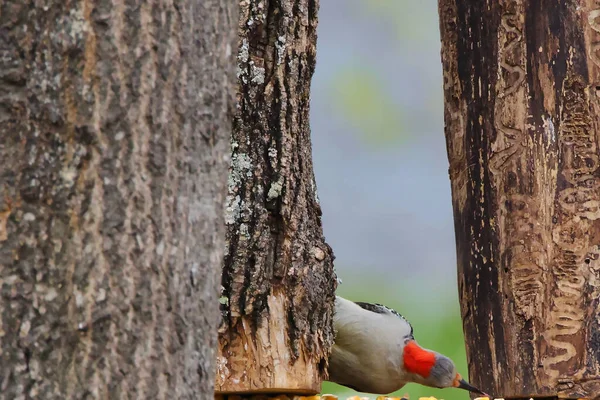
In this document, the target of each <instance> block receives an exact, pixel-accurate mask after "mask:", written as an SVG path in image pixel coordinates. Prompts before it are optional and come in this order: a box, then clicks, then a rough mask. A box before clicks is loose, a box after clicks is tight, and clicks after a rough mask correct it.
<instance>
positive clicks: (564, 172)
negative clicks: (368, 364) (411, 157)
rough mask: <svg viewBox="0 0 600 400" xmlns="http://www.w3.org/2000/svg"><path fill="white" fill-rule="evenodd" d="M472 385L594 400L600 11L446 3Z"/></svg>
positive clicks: (598, 361)
mask: <svg viewBox="0 0 600 400" xmlns="http://www.w3.org/2000/svg"><path fill="white" fill-rule="evenodd" d="M439 9H440V16H441V24H440V26H441V35H442V61H443V67H444V91H445V122H446V139H447V145H448V158H449V161H450V177H451V181H452V198H453V205H454V219H455V229H456V242H457V256H458V278H459V287H460V297H461V305H462V312H463V322H464V329H465V336H466V343H467V350H468V351H467V353H468V359H469V366H470V372H471V376H470V378H471V380H472V381H473V383H474V384H475V385H476V386H478V387H481V388H482V389H483V390H486V391H489V392H491V393H492V394H494V395H498V396H499V395H502V396H507V397H508V396H526V397H529V396H530V395H538V396H542V395H545V396H554V395H560V396H562V397H566V398H576V397H590V398H595V397H596V396H598V394H599V393H600V309H599V304H598V303H599V295H600V279H599V278H600V259H599V253H600V246H599V244H600V180H599V178H600V169H599V168H598V167H599V154H600V151H599V148H600V143H599V142H600V134H599V131H600V124H599V122H600V120H599V118H598V117H599V116H600V97H599V93H600V86H599V85H600V58H599V57H600V56H599V55H598V52H597V51H598V49H599V48H600V46H598V43H599V42H600V19H599V17H600V2H597V1H576V0H569V1H560V2H542V1H533V0H532V1H499V2H473V1H469V0H457V1H450V0H440V1H439Z"/></svg>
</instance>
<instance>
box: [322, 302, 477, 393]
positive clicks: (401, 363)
mask: <svg viewBox="0 0 600 400" xmlns="http://www.w3.org/2000/svg"><path fill="white" fill-rule="evenodd" d="M333 326H334V329H335V344H334V346H333V349H332V352H331V356H330V358H329V380H330V381H331V382H335V383H338V384H340V385H343V386H347V387H349V388H351V389H354V390H356V391H358V392H366V393H373V394H389V393H391V392H393V391H396V390H398V389H400V388H402V387H403V386H404V385H405V384H406V383H410V382H415V383H419V384H421V385H425V386H430V387H435V388H448V387H457V388H461V389H465V390H468V391H471V392H474V393H480V394H482V395H486V394H485V393H484V392H482V391H481V390H479V389H477V388H476V387H473V386H471V385H470V384H469V383H468V382H467V381H465V380H464V379H463V378H462V377H461V376H460V374H459V373H458V372H456V367H455V366H454V363H453V362H452V360H450V359H449V358H448V357H446V356H444V355H442V354H439V353H437V352H435V351H431V350H427V349H424V348H422V347H420V346H419V345H418V344H417V342H416V341H415V338H414V336H413V328H412V326H411V324H410V322H408V320H407V319H406V318H404V317H403V316H402V315H400V314H399V313H398V312H396V311H394V310H392V309H391V308H388V307H386V306H383V305H381V304H370V303H363V302H353V301H350V300H346V299H344V298H342V297H339V296H336V300H335V314H334V317H333Z"/></svg>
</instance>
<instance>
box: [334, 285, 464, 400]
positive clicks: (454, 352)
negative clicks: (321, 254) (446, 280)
mask: <svg viewBox="0 0 600 400" xmlns="http://www.w3.org/2000/svg"><path fill="white" fill-rule="evenodd" d="M342 278H343V277H342ZM347 281H348V282H346V281H344V282H343V283H342V284H341V285H340V286H339V288H338V291H337V293H338V294H339V295H340V296H342V297H345V298H347V299H349V300H353V301H368V302H373V303H381V304H385V305H387V306H389V307H391V308H393V309H395V310H396V311H398V312H399V313H400V314H402V315H403V316H404V317H406V318H407V319H408V320H409V321H410V323H411V324H412V326H413V329H414V335H415V339H416V340H417V342H418V343H419V344H420V345H421V346H423V347H425V348H428V349H432V350H435V351H437V352H439V353H442V354H444V355H446V356H448V357H450V358H451V359H452V360H453V361H454V363H455V364H456V367H457V369H458V371H459V373H461V374H462V375H463V376H464V377H465V378H467V379H468V374H467V361H466V354H465V344H464V337H463V331H462V321H461V318H460V308H459V304H458V298H457V294H456V293H454V292H448V291H446V292H443V291H440V290H439V288H431V287H428V285H427V282H422V281H421V282H419V281H410V282H395V283H394V284H391V283H389V282H386V281H385V280H383V279H380V278H376V277H369V276H367V275H366V274H365V275H362V274H361V275H355V276H352V277H350V279H347ZM450 286H451V287H454V285H450ZM375 288H376V289H375ZM322 393H323V394H325V393H329V394H334V395H337V396H338V397H339V398H340V399H345V398H347V397H349V396H354V395H359V396H369V397H370V398H371V399H375V397H377V395H373V394H368V393H364V394H362V393H357V392H355V391H353V390H352V389H348V388H345V387H343V386H340V385H336V384H334V383H331V382H325V383H324V384H323V387H322ZM404 394H408V395H409V398H410V399H411V400H418V399H419V397H429V396H434V397H436V398H437V399H445V400H467V399H469V395H468V393H467V392H466V391H464V390H462V389H455V388H452V389H434V388H427V387H423V386H421V385H417V384H407V385H406V386H404V387H403V388H402V389H400V390H399V391H397V392H395V393H394V394H392V396H398V397H400V396H402V395H404Z"/></svg>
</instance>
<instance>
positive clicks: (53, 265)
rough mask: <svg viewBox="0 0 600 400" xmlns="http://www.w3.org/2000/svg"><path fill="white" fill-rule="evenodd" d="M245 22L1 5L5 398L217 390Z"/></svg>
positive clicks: (207, 5)
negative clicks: (238, 36)
mask: <svg viewBox="0 0 600 400" xmlns="http://www.w3.org/2000/svg"><path fill="white" fill-rule="evenodd" d="M236 21H237V5H236V4H233V3H231V2H226V1H220V0H203V1H201V2H198V1H191V0H177V1H169V0H166V1H156V0H148V1H143V2H133V1H128V0H123V1H108V0H98V1H94V2H91V1H84V0H81V1H79V0H72V1H68V2H64V1H62V0H61V1H52V0H49V1H45V2H41V1H31V0H29V1H27V0H13V1H3V2H0V32H1V33H0V52H1V54H2V56H1V57H0V288H1V292H0V359H1V360H2V362H0V397H1V398H4V399H25V398H39V399H83V398H111V399H121V398H123V399H127V398H138V399H163V398H177V399H183V398H185V399H192V398H193V399H199V398H201V399H209V398H212V397H213V387H214V365H215V348H216V347H217V326H218V321H219V311H218V287H219V280H218V277H219V272H220V265H221V262H222V257H223V248H224V246H225V229H224V223H223V213H222V210H223V206H224V200H225V196H226V179H227V166H228V162H227V153H228V147H229V132H230V129H231V119H232V117H231V114H230V111H229V110H231V109H232V108H233V93H234V92H233V88H234V86H233V85H234V82H235V80H234V79H235V78H234V68H233V65H234V61H233V59H234V57H235V50H234V49H235V22H236ZM232 50H233V51H232Z"/></svg>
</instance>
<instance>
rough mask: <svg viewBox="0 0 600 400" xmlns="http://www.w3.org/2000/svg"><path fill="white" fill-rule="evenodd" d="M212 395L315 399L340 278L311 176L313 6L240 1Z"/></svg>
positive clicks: (305, 0)
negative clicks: (285, 395)
mask: <svg viewBox="0 0 600 400" xmlns="http://www.w3.org/2000/svg"><path fill="white" fill-rule="evenodd" d="M240 6H241V11H240V21H239V49H238V78H239V82H238V84H239V89H238V99H237V100H238V105H237V115H236V117H235V120H234V131H233V137H232V142H231V151H232V158H231V168H230V174H229V195H228V198H227V209H226V217H225V219H226V224H227V228H228V230H227V250H226V256H225V263H224V268H223V280H222V284H223V293H222V298H221V299H222V312H223V324H222V326H221V329H220V336H219V350H218V361H217V363H218V366H217V384H216V391H217V393H237V394H241V393H261V392H262V393H264V392H274V393H279V392H281V393H316V392H318V391H319V390H320V384H321V380H322V379H323V378H324V377H325V374H326V367H327V357H328V353H329V349H330V347H331V344H332V342H333V329H332V313H333V302H334V291H335V285H336V280H335V276H334V273H333V265H332V261H333V255H332V252H331V249H330V248H329V246H328V245H327V244H326V243H325V240H324V237H323V232H322V228H321V210H320V206H319V201H318V198H317V193H316V185H315V180H314V176H313V169H312V156H311V144H310V128H309V96H310V82H311V78H312V74H313V71H314V68H315V55H316V26H317V9H318V2H317V0H242V1H241V2H240Z"/></svg>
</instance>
